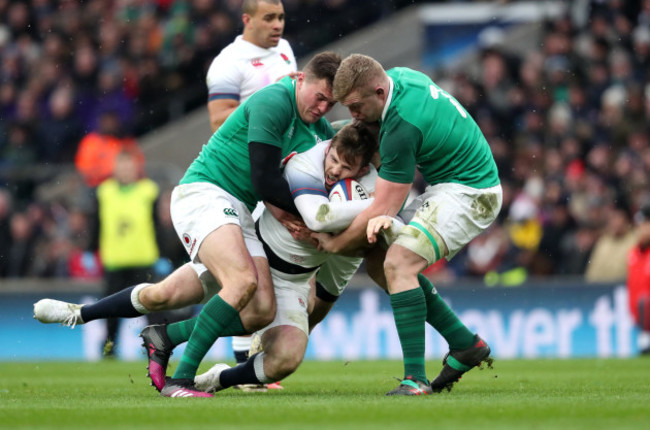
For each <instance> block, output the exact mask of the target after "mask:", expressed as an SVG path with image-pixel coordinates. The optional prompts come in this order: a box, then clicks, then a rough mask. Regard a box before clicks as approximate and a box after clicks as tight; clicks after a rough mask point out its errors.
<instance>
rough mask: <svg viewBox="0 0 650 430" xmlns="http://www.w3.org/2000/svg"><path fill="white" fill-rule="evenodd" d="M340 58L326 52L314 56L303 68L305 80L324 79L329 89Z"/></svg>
mask: <svg viewBox="0 0 650 430" xmlns="http://www.w3.org/2000/svg"><path fill="white" fill-rule="evenodd" d="M341 60H342V59H341V56H340V55H339V54H337V53H335V52H331V51H326V52H321V53H320V54H316V55H314V57H313V58H312V59H311V60H309V63H307V65H306V66H305V67H304V68H303V70H302V71H303V72H304V74H305V79H307V80H314V79H317V80H321V79H326V80H327V83H328V84H329V86H330V87H331V86H332V84H333V82H334V76H335V75H336V71H337V70H338V69H339V66H340V65H341Z"/></svg>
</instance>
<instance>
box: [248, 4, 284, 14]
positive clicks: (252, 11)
mask: <svg viewBox="0 0 650 430" xmlns="http://www.w3.org/2000/svg"><path fill="white" fill-rule="evenodd" d="M262 2H264V3H270V4H281V3H282V0H244V1H243V3H242V5H241V11H242V13H247V14H249V15H255V12H257V6H258V5H259V4H260V3H262Z"/></svg>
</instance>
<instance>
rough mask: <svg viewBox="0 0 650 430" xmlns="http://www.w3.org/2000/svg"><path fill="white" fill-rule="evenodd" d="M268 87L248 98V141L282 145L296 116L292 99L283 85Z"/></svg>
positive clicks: (246, 111)
mask: <svg viewBox="0 0 650 430" xmlns="http://www.w3.org/2000/svg"><path fill="white" fill-rule="evenodd" d="M267 88H268V90H266V91H263V92H260V93H258V94H257V97H252V98H250V99H249V100H247V103H246V108H245V113H246V117H247V119H248V124H249V126H248V142H260V143H266V144H268V145H273V146H281V144H282V141H283V135H284V134H285V132H286V130H287V129H288V128H289V126H290V124H291V121H292V118H293V116H294V115H293V111H294V110H293V105H292V100H291V98H290V97H287V96H286V94H284V91H285V90H284V89H283V88H282V87H281V86H274V87H267Z"/></svg>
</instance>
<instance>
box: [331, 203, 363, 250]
mask: <svg viewBox="0 0 650 430" xmlns="http://www.w3.org/2000/svg"><path fill="white" fill-rule="evenodd" d="M369 219H370V216H368V210H365V211H364V212H362V213H361V214H359V215H358V216H357V217H356V218H355V219H354V221H352V224H350V226H349V227H348V228H346V229H345V230H343V232H341V233H340V234H338V235H336V236H334V237H333V238H332V242H331V244H330V246H329V248H330V249H329V251H330V252H332V253H334V254H343V255H356V252H357V251H359V249H362V248H365V247H367V246H368V240H367V239H366V225H367V224H368V220H369Z"/></svg>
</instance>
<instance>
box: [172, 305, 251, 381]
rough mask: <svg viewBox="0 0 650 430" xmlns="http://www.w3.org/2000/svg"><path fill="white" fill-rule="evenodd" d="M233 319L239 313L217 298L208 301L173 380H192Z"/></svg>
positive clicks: (237, 317) (237, 316) (197, 319)
mask: <svg viewBox="0 0 650 430" xmlns="http://www.w3.org/2000/svg"><path fill="white" fill-rule="evenodd" d="M235 319H239V312H237V310H236V309H235V308H233V307H232V306H230V305H229V304H228V303H226V302H225V301H224V300H223V299H222V298H221V297H219V296H214V297H213V298H212V299H210V301H209V302H208V303H207V304H206V305H205V306H204V307H203V309H202V310H201V313H200V314H199V316H198V317H197V318H196V324H195V326H194V330H193V331H192V334H191V335H190V338H189V340H188V342H187V346H186V348H185V352H184V353H183V356H182V357H181V360H180V362H179V363H178V367H177V368H176V372H175V373H174V378H175V379H178V378H188V379H194V376H196V370H197V369H198V367H199V364H200V363H201V360H203V357H205V354H207V352H208V350H209V349H210V347H211V346H212V345H213V344H214V342H215V341H216V340H217V339H218V338H219V337H220V336H222V335H223V333H224V331H225V329H226V328H227V327H228V326H229V325H230V324H232V323H233V321H234V320H235ZM240 324H241V323H240Z"/></svg>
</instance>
